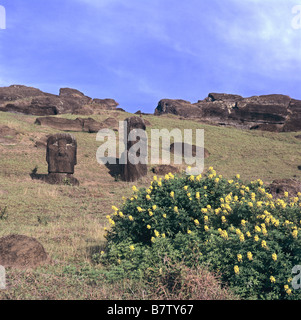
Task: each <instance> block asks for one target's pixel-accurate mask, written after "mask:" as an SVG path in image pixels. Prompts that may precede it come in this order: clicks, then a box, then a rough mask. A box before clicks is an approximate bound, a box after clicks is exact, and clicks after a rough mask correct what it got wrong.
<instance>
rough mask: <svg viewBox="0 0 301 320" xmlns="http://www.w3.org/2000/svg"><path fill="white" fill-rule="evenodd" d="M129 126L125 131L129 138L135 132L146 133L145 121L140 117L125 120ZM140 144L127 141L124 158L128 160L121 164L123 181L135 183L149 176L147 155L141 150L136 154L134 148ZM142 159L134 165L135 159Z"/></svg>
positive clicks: (137, 140)
mask: <svg viewBox="0 0 301 320" xmlns="http://www.w3.org/2000/svg"><path fill="white" fill-rule="evenodd" d="M125 122H126V124H127V130H126V131H125V136H126V137H129V134H130V132H132V133H134V132H135V130H142V131H145V129H146V126H145V123H144V120H143V119H142V118H140V117H130V118H127V119H125ZM138 142H139V139H136V141H130V140H129V139H127V141H126V148H125V149H126V150H125V153H124V154H123V157H122V158H126V164H122V163H121V164H120V176H121V179H122V180H124V181H128V182H133V181H136V180H138V179H140V178H141V177H143V176H146V175H147V159H146V157H147V154H143V151H141V150H139V151H138V152H134V151H133V149H132V147H133V146H134V145H135V144H136V143H138ZM136 157H138V158H140V159H141V162H139V163H137V164H136V163H133V162H134V161H133V159H134V158H136Z"/></svg>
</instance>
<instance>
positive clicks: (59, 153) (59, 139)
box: [46, 133, 77, 174]
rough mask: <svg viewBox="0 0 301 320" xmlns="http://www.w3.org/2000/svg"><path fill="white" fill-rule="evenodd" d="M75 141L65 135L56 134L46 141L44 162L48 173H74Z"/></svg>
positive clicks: (75, 160) (70, 136) (75, 161)
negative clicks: (46, 164)
mask: <svg viewBox="0 0 301 320" xmlns="http://www.w3.org/2000/svg"><path fill="white" fill-rule="evenodd" d="M76 154H77V143H76V139H75V138H74V137H73V136H72V135H70V134H66V133H58V134H55V135H53V136H50V137H49V138H48V140H47V153H46V161H47V162H48V173H69V174H73V173H74V166H75V165H76V163H77V159H76Z"/></svg>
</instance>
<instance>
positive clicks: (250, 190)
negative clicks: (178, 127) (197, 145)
mask: <svg viewBox="0 0 301 320" xmlns="http://www.w3.org/2000/svg"><path fill="white" fill-rule="evenodd" d="M133 192H134V194H135V195H136V197H132V198H131V199H127V200H126V201H125V202H124V204H123V206H122V208H120V211H119V209H117V208H116V207H114V210H113V211H114V212H117V213H118V214H114V212H113V213H112V215H109V216H108V217H107V218H108V220H109V222H110V224H111V229H110V230H108V234H107V248H106V250H105V253H104V254H102V255H101V257H100V259H101V261H102V262H105V261H107V262H110V263H114V262H116V263H117V261H121V265H122V263H123V262H124V263H130V264H131V265H132V266H133V270H134V269H139V270H146V269H148V268H150V267H151V268H156V267H159V266H160V259H159V258H160V257H162V258H163V257H165V256H168V257H169V258H170V259H175V260H182V259H183V257H185V263H187V264H190V265H195V264H202V263H206V264H209V266H210V268H211V269H212V270H214V271H218V272H219V273H220V274H221V275H222V280H223V281H224V282H225V283H226V284H227V285H229V286H230V288H232V289H233V290H234V291H235V292H236V293H237V294H239V295H240V296H241V297H242V298H247V299H248V298H252V299H254V298H255V299H300V298H301V292H299V291H301V290H299V291H298V290H294V289H293V288H292V287H291V284H290V283H289V282H288V280H289V279H291V277H292V268H293V267H294V266H295V265H298V264H299V265H300V264H301V237H300V229H301V194H300V195H298V197H294V198H292V199H290V198H288V197H287V196H285V197H284V198H283V199H274V198H273V196H272V195H271V194H269V192H268V189H267V188H266V187H265V186H264V184H263V182H262V181H261V180H260V179H258V180H255V181H251V182H248V183H247V182H244V183H243V182H242V181H241V178H240V175H236V176H235V177H234V178H232V179H231V180H228V179H225V178H223V177H222V176H217V175H216V172H215V170H214V169H213V168H212V167H211V168H209V171H208V172H206V173H205V174H203V175H200V176H195V177H194V176H181V175H179V176H177V175H172V176H171V175H166V176H165V178H163V179H158V178H157V177H154V179H153V181H152V183H151V188H141V189H139V190H137V189H136V188H133ZM120 212H121V213H122V214H120ZM141 272H142V271H141Z"/></svg>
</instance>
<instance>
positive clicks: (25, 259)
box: [0, 235, 50, 269]
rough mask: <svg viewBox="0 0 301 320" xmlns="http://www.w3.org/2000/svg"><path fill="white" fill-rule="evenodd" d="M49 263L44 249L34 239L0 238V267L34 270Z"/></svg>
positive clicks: (20, 236) (19, 237) (19, 236)
mask: <svg viewBox="0 0 301 320" xmlns="http://www.w3.org/2000/svg"><path fill="white" fill-rule="evenodd" d="M47 262H50V259H49V256H48V254H47V253H46V251H45V249H44V247H43V246H42V245H41V244H40V243H39V242H38V241H37V240H36V239H35V238H31V237H27V236H24V235H9V236H6V237H3V238H0V265H2V266H4V267H13V268H18V269H24V268H35V267H38V266H40V265H42V264H45V263H47Z"/></svg>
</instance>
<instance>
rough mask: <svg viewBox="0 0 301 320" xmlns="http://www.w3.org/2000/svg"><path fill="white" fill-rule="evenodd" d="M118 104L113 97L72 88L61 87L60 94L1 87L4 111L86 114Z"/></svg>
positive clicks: (112, 108) (112, 107) (0, 109)
mask: <svg viewBox="0 0 301 320" xmlns="http://www.w3.org/2000/svg"><path fill="white" fill-rule="evenodd" d="M95 100H99V103H95ZM100 102H101V103H100ZM116 106H118V103H117V102H116V101H115V100H113V99H103V100H101V99H94V100H93V99H92V98H90V97H87V96H85V95H84V94H83V93H82V92H80V91H78V90H76V89H71V88H61V89H60V93H59V95H55V94H50V93H45V92H43V91H41V90H39V89H36V88H32V87H27V86H22V85H12V86H10V87H2V88H0V111H3V112H14V113H23V114H29V115H36V116H52V115H57V114H65V113H72V114H83V115H86V114H93V113H94V111H96V110H114V108H116Z"/></svg>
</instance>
